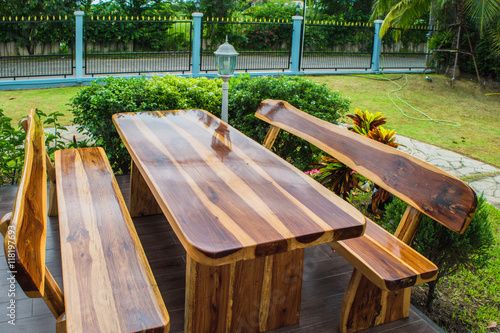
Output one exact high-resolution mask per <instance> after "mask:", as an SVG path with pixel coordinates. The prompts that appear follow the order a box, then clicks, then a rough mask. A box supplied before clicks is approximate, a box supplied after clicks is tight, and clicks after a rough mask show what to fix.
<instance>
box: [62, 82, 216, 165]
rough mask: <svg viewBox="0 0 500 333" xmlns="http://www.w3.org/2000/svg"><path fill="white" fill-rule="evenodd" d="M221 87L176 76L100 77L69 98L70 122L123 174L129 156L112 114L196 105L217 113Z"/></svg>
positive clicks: (184, 107)
mask: <svg viewBox="0 0 500 333" xmlns="http://www.w3.org/2000/svg"><path fill="white" fill-rule="evenodd" d="M221 86H222V81H221V80H208V79H207V78H199V79H194V78H180V77H176V76H164V77H153V78H152V79H149V80H148V79H146V78H145V77H140V78H130V79H125V78H114V77H108V78H106V79H100V80H97V81H94V82H93V83H92V84H91V85H90V86H87V87H85V88H83V89H81V90H79V91H78V93H77V94H76V95H75V96H74V97H73V98H72V100H71V106H72V112H73V115H74V123H75V124H78V125H80V127H79V131H82V132H84V133H85V134H88V135H89V136H90V137H91V139H92V140H93V141H94V144H95V145H97V146H102V147H103V148H104V150H105V151H106V152H107V154H108V158H109V160H110V163H111V165H112V166H113V169H114V170H115V171H116V172H123V173H127V172H128V170H129V168H130V156H129V155H128V152H127V151H126V149H125V148H124V146H123V143H122V142H121V139H120V137H119V136H118V133H117V132H116V129H115V127H114V126H113V122H112V119H111V116H112V115H113V114H115V113H119V112H137V111H152V110H174V109H189V108H200V109H205V110H208V111H210V112H212V113H214V114H216V115H219V116H220V112H221V111H220V105H221V100H222V96H221Z"/></svg>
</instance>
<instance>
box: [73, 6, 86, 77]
mask: <svg viewBox="0 0 500 333" xmlns="http://www.w3.org/2000/svg"><path fill="white" fill-rule="evenodd" d="M83 14H84V13H83V11H81V10H77V11H75V74H76V82H77V83H81V82H82V81H83Z"/></svg>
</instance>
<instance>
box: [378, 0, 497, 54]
mask: <svg viewBox="0 0 500 333" xmlns="http://www.w3.org/2000/svg"><path fill="white" fill-rule="evenodd" d="M446 6H450V7H454V8H455V9H456V15H455V23H458V24H465V23H466V22H470V23H471V24H473V25H474V27H475V28H476V29H477V30H478V31H479V32H480V34H481V35H483V34H488V35H490V36H491V40H492V42H491V49H492V51H493V52H494V53H495V54H496V55H497V56H498V57H500V1H498V0H375V1H374V4H373V8H374V11H373V15H372V17H374V18H376V17H378V16H379V15H385V19H384V23H383V24H382V28H381V36H383V35H384V34H385V33H386V32H387V31H388V29H389V28H390V27H398V28H403V29H404V28H406V27H408V26H409V25H411V24H414V23H415V21H416V20H418V19H421V18H422V17H423V16H424V15H427V14H428V13H429V11H431V9H432V12H431V14H432V13H433V11H434V10H436V9H439V8H444V7H446ZM457 37H458V36H456V37H455V38H457Z"/></svg>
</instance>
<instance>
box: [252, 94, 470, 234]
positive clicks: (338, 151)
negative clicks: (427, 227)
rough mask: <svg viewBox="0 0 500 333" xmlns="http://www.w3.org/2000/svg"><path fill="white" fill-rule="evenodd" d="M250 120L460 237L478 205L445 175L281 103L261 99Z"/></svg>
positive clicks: (461, 184) (463, 187)
mask: <svg viewBox="0 0 500 333" xmlns="http://www.w3.org/2000/svg"><path fill="white" fill-rule="evenodd" d="M255 116H256V117H257V118H259V119H262V120H264V121H266V122H268V123H270V124H271V125H273V126H277V127H279V128H282V129H284V130H285V131H287V132H290V133H292V134H294V135H297V136H299V137H301V138H303V139H305V140H307V141H309V142H310V143H312V144H313V145H315V146H317V147H318V148H320V149H322V150H324V151H325V152H327V153H328V154H330V155H332V156H333V157H335V158H336V159H338V160H340V161H341V162H342V163H344V164H346V165H347V166H349V167H350V168H351V169H353V170H356V171H357V172H358V173H360V174H361V175H363V176H365V177H366V178H368V179H370V180H371V181H373V182H374V183H376V184H377V185H379V186H381V187H382V188H384V189H386V190H387V191H389V192H390V193H392V194H394V195H395V196H397V197H398V198H400V199H401V200H403V201H405V202H407V203H408V204H410V205H411V206H413V207H415V208H416V209H418V210H419V211H421V212H422V213H424V214H426V215H428V216H429V217H431V218H433V219H435V220H436V221H438V222H440V223H441V224H443V225H445V226H446V227H448V228H450V229H451V230H453V231H455V232H458V233H463V232H464V231H465V229H466V228H467V226H468V225H469V223H470V220H471V218H472V216H473V214H474V212H475V210H476V206H477V199H476V195H475V193H474V191H473V190H472V189H471V188H470V187H469V186H468V185H467V184H465V183H464V182H463V181H461V180H459V179H458V178H455V177H453V176H452V175H450V174H448V173H447V172H445V171H443V170H441V169H439V168H437V167H435V166H433V165H431V164H429V163H426V162H424V161H422V160H419V159H418V158H416V157H413V156H411V155H408V154H406V153H404V152H401V151H399V150H397V149H394V148H392V147H389V146H387V145H385V144H382V143H380V142H377V141H375V140H372V139H369V138H366V137H364V136H362V135H359V134H357V133H354V132H351V131H348V130H345V129H343V128H340V127H338V126H336V125H335V124H332V123H329V122H326V121H323V120H321V119H318V118H316V117H313V116H311V115H309V114H307V113H305V112H302V111H300V110H299V109H297V108H295V107H293V106H292V105H290V104H289V103H287V102H285V101H274V100H265V101H263V102H262V103H261V104H260V106H259V108H258V110H257V112H256V113H255ZM296 124H300V126H296ZM268 140H270V139H268Z"/></svg>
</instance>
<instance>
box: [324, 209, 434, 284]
mask: <svg viewBox="0 0 500 333" xmlns="http://www.w3.org/2000/svg"><path fill="white" fill-rule="evenodd" d="M330 246H331V247H332V248H333V249H335V250H336V251H337V252H339V254H340V255H342V256H343V257H344V258H345V259H346V260H347V261H349V262H350V263H351V264H352V265H353V266H354V267H356V268H357V269H359V270H360V271H361V273H363V275H365V276H366V277H368V278H369V279H370V281H372V282H373V283H375V284H376V285H377V286H378V287H379V288H380V289H383V290H387V291H396V290H399V289H403V288H407V287H411V286H414V285H419V284H421V283H424V282H429V281H433V280H435V279H436V277H437V273H438V268H437V266H436V265H434V264H433V263H432V262H431V261H430V260H428V259H427V258H425V257H424V256H422V255H421V254H420V253H418V252H417V251H415V250H414V249H412V248H411V247H410V246H409V245H407V244H405V243H403V242H402V241H400V240H399V239H397V238H396V237H394V236H393V235H391V234H390V233H388V232H387V231H385V230H384V229H382V227H380V226H378V225H377V224H376V223H375V222H373V221H371V220H369V219H367V222H366V229H365V234H364V235H363V236H362V237H359V238H352V239H348V240H345V241H339V242H332V243H330Z"/></svg>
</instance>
